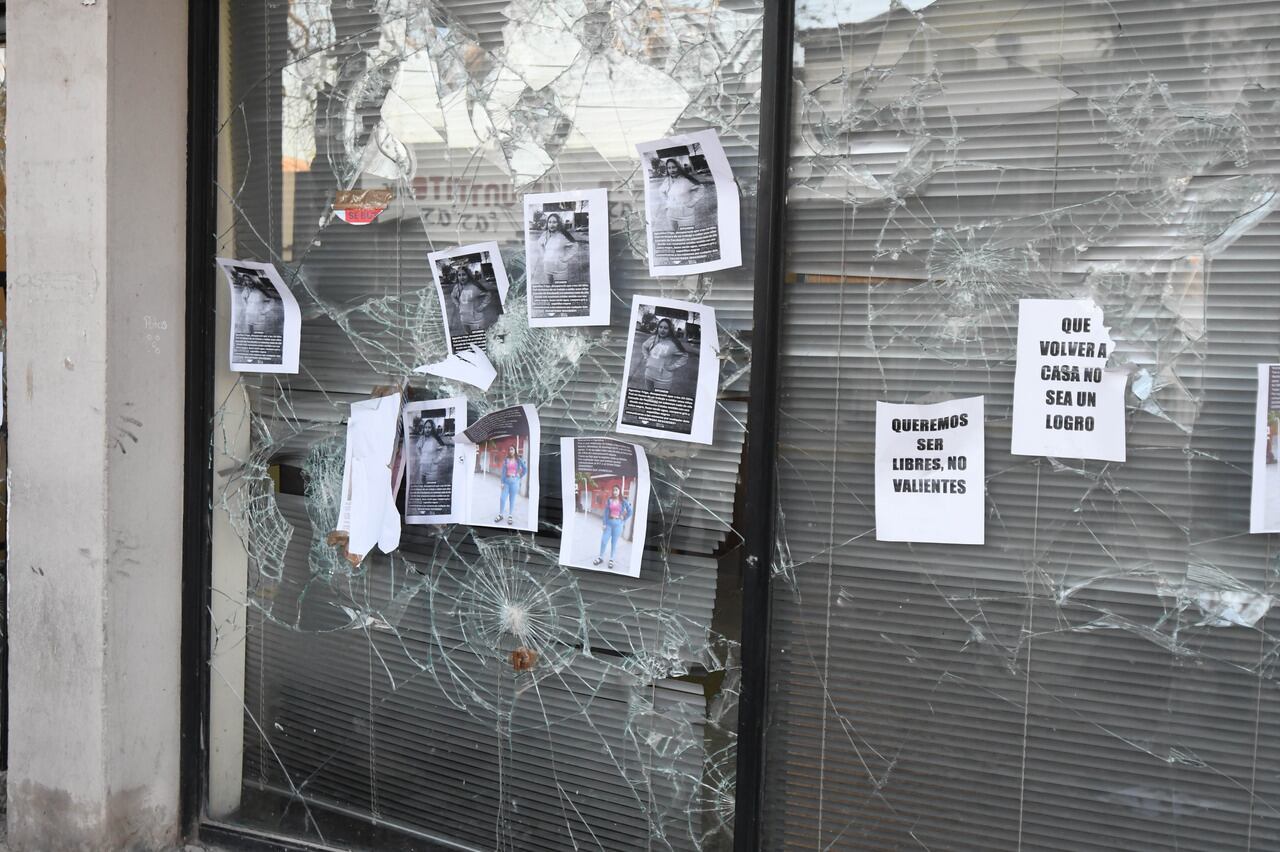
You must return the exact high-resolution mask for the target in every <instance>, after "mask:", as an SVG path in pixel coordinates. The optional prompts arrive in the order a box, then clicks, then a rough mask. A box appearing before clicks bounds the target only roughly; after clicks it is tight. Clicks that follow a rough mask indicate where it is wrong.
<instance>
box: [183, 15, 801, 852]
mask: <svg viewBox="0 0 1280 852" xmlns="http://www.w3.org/2000/svg"><path fill="white" fill-rule="evenodd" d="M221 5H222V4H221V3H219V2H217V0H188V10H189V11H188V14H189V21H188V26H189V33H188V87H187V93H188V116H187V156H188V165H187V311H186V398H185V407H186V412H185V415H186V424H187V444H186V448H185V457H184V463H185V478H186V490H185V493H184V495H183V499H184V505H183V568H182V586H183V591H182V596H183V612H182V663H183V665H182V689H181V698H180V701H181V711H180V712H181V716H182V754H181V763H180V766H181V774H182V777H181V821H182V828H183V831H184V833H185V834H187V835H188V836H196V835H198V836H200V837H201V838H203V839H207V840H213V841H217V842H220V843H224V844H228V845H234V846H236V847H239V848H245V849H261V850H306V849H317V848H320V847H317V846H316V845H314V844H309V843H306V842H304V841H301V840H299V841H293V840H289V839H285V838H276V837H270V836H267V835H265V834H262V833H259V832H253V831H250V830H248V829H237V828H230V827H227V826H223V825H214V824H211V823H207V822H205V821H204V820H203V803H204V798H205V785H206V776H207V772H208V734H209V732H208V727H207V724H206V723H207V716H206V708H207V707H208V704H209V694H210V677H211V671H210V668H209V642H210V623H209V612H210V605H211V584H212V576H213V575H212V549H211V535H210V532H211V524H212V497H213V470H212V455H211V452H210V447H211V446H212V441H213V415H214V412H215V406H214V399H213V366H214V342H215V341H214V338H213V328H214V326H213V323H212V322H211V317H213V315H214V307H215V302H216V300H215V293H216V289H215V288H216V286H217V281H216V277H215V270H214V264H213V258H214V253H215V250H216V243H215V237H214V235H215V233H216V229H217V219H216V204H215V184H214V179H215V177H216V171H215V170H216V165H217V124H216V122H217V115H218V109H217V105H218V62H219V59H220V57H219V43H218V35H219V26H218V25H219V20H220V18H219V14H220V7H221ZM764 5H765V11H764V30H763V31H764V37H763V42H762V50H763V65H762V68H761V93H760V148H759V160H758V163H759V166H758V168H759V183H758V191H757V192H758V194H757V207H758V209H757V219H756V235H755V236H756V257H755V276H754V278H755V281H754V283H755V292H754V305H755V310H754V328H753V332H752V341H751V355H752V358H751V364H752V369H751V390H750V400H749V403H748V409H747V426H748V430H747V449H746V474H745V476H746V483H745V485H746V492H745V495H746V496H745V504H744V511H743V519H742V523H743V529H742V532H743V540H744V548H745V550H746V558H745V559H744V560H743V572H742V583H743V589H742V686H741V694H740V696H739V704H738V755H737V785H736V802H735V817H734V819H735V823H734V848H735V850H737V852H751V850H757V849H759V848H760V838H761V821H760V820H761V817H760V814H761V799H762V794H763V790H764V767H765V760H764V758H765V754H764V737H765V722H766V717H767V710H768V705H767V693H768V661H769V578H770V575H771V569H772V565H773V553H774V548H775V535H776V528H775V527H776V525H775V520H776V517H777V512H776V509H775V505H774V502H775V499H776V497H775V484H776V476H775V468H776V464H775V463H776V454H777V431H778V417H777V412H778V362H779V338H780V329H781V306H782V287H783V272H784V263H785V261H784V236H785V230H786V229H785V214H786V177H787V164H788V154H789V148H788V139H789V138H790V121H791V91H792V83H791V56H792V45H793V42H794V38H793V34H794V24H795V9H794V0H765V4H764Z"/></svg>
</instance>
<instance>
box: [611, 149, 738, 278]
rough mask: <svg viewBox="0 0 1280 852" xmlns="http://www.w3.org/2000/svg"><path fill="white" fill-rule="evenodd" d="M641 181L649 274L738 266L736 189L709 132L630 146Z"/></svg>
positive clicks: (722, 153) (730, 173) (706, 270)
mask: <svg viewBox="0 0 1280 852" xmlns="http://www.w3.org/2000/svg"><path fill="white" fill-rule="evenodd" d="M636 150H637V151H638V152H639V153H640V165H641V173H642V174H643V176H644V179H645V180H644V202H645V211H646V219H647V223H648V228H647V233H648V245H649V274H650V275H654V276H658V275H691V274H694V273H697V272H711V271H713V270H716V269H732V268H733V267H735V266H741V265H742V240H741V234H740V230H739V229H740V224H739V198H738V185H737V184H736V183H734V180H733V170H732V169H730V168H729V159H728V158H727V157H725V155H724V149H723V148H722V147H720V139H719V137H717V136H716V132H715V131H714V130H700V131H698V132H697V133H686V134H684V135H681V136H672V137H670V138H668V139H658V140H656V141H654V142H643V143H641V144H639V145H637V146H636Z"/></svg>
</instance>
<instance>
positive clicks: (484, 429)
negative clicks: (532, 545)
mask: <svg viewBox="0 0 1280 852" xmlns="http://www.w3.org/2000/svg"><path fill="white" fill-rule="evenodd" d="M462 438H463V440H462V441H461V442H460V444H461V447H462V449H461V451H460V456H461V459H462V464H463V465H464V469H465V470H466V471H467V477H468V481H467V486H466V493H467V498H466V499H467V513H466V517H467V523H469V524H471V525H472V526H477V527H499V528H501V529H511V530H526V531H528V532H537V530H538V442H539V440H540V439H541V428H540V426H539V424H538V411H537V409H535V408H534V407H533V406H532V405H513V406H511V407H510V408H502V409H499V410H497V411H494V412H491V413H489V414H486V415H485V416H484V417H481V418H480V419H479V420H477V421H476V422H475V424H474V425H472V426H471V427H470V428H468V429H465V430H463V432H462Z"/></svg>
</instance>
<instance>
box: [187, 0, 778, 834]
mask: <svg viewBox="0 0 1280 852" xmlns="http://www.w3.org/2000/svg"><path fill="white" fill-rule="evenodd" d="M761 20H762V12H761V6H760V4H759V3H758V2H750V0H737V2H701V0H694V2H690V3H684V4H679V5H675V6H673V5H670V4H664V3H658V2H652V0H635V2H625V3H608V4H602V3H594V2H581V0H557V2H546V1H545V0H511V1H510V2H497V3H495V2H487V0H485V2H481V0H451V1H450V2H432V1H431V0H229V2H228V3H227V4H226V18H225V21H224V38H223V40H222V41H223V49H224V63H223V68H222V75H223V84H222V87H221V89H222V98H223V101H222V104H221V109H222V115H221V124H220V130H219V137H218V142H219V146H220V148H219V150H220V169H219V177H218V185H217V190H218V194H219V204H220V207H219V233H218V254H219V255H221V256H227V257H240V258H245V259H255V260H260V261H271V262H273V263H274V264H275V265H276V266H277V268H278V269H279V270H280V272H281V274H282V276H283V277H284V279H285V281H286V282H287V283H288V285H289V286H290V288H291V290H292V292H293V293H294V295H295V296H296V297H297V299H298V301H299V304H300V306H301V309H302V314H303V331H302V352H301V365H302V367H301V372H300V373H299V374H298V375H296V376H262V375H251V374H233V373H228V372H225V371H222V372H219V373H218V374H217V376H216V378H215V396H216V402H217V404H218V411H217V416H216V419H215V423H214V439H213V445H212V447H211V452H212V457H213V468H214V472H215V478H216V481H215V492H214V497H213V506H212V509H213V556H214V560H213V573H214V580H213V597H212V607H211V623H212V631H213V647H212V649H211V667H212V677H211V680H212V687H211V696H210V705H209V714H208V730H209V783H208V802H207V805H206V807H207V813H208V817H209V818H210V819H212V820H214V821H220V822H227V823H232V824H236V825H240V826H247V827H251V828H253V829H257V830H262V831H266V832H270V833H278V834H285V835H295V836H300V837H304V838H306V839H307V840H310V841H316V842H325V843H331V844H334V845H344V844H350V845H353V846H356V847H370V848H397V849H415V848H429V847H430V848H434V847H431V846H430V844H431V843H432V842H443V843H446V844H450V845H451V848H463V849H494V848H499V849H520V850H533V849H547V850H563V849H569V848H586V849H609V850H614V849H682V850H686V849H687V850H711V849H726V848H729V846H730V845H731V843H732V835H731V832H732V821H733V801H734V779H735V773H736V770H735V766H736V758H735V754H736V742H735V735H736V727H737V722H736V719H737V696H738V682H739V666H740V662H739V655H738V644H739V641H738V640H739V636H740V631H741V627H740V623H739V622H740V612H739V608H740V603H739V601H740V587H741V580H740V575H739V569H738V562H739V558H740V546H741V537H740V534H739V532H738V526H737V524H738V523H739V519H738V510H739V507H740V504H741V494H740V485H739V478H740V477H739V469H740V464H741V456H742V449H743V442H744V438H745V417H746V390H747V383H748V380H749V376H750V357H749V356H750V352H749V346H748V342H747V341H748V338H749V331H750V327H751V320H752V283H751V280H750V277H749V272H748V270H750V269H751V265H752V262H751V257H750V255H751V245H750V241H751V236H752V234H753V233H754V205H755V195H756V185H755V181H756V173H757V162H756V160H757V150H756V139H757V138H758V116H759V94H760V80H759V74H760V62H761V56H760V42H761V31H760V29H761ZM707 128H711V129H714V130H715V131H716V132H717V133H718V134H719V136H720V138H721V140H722V141H723V144H724V148H725V151H726V154H727V155H728V157H729V159H730V161H731V163H732V164H733V166H734V170H735V175H736V178H737V180H738V183H739V186H740V188H741V191H742V197H743V207H742V230H743V234H744V241H745V242H746V245H745V246H744V251H745V253H744V261H745V263H744V266H743V267H742V268H739V269H734V270H728V271H724V272H717V273H714V274H705V275H699V276H689V277H685V278H664V279H653V278H650V277H649V276H648V274H647V265H646V262H645V257H644V254H645V234H644V212H643V211H644V207H643V180H644V171H643V170H642V169H641V168H640V163H639V159H638V157H637V155H636V153H635V144H636V143H638V142H644V141H648V140H651V139H655V138H660V137H663V136H666V135H671V134H674V133H683V132H689V131H693V130H701V129H707ZM597 186H603V187H607V188H608V191H609V201H610V208H611V209H610V211H609V228H610V272H611V277H612V281H613V293H612V312H613V317H614V322H613V325H612V327H609V328H582V329H576V328H530V327H529V325H528V323H527V321H526V318H525V317H526V310H525V306H524V268H523V267H524V243H523V225H522V219H521V197H522V196H523V195H524V194H525V193H532V192H548V191H557V190H561V189H578V188H589V187H597ZM381 189H390V190H391V191H392V192H393V199H392V201H391V204H390V206H389V207H388V208H387V209H386V210H385V212H383V213H382V214H381V215H379V216H378V217H377V218H376V219H375V220H374V221H373V222H372V223H371V224H367V225H362V226H352V225H349V224H347V223H346V222H344V221H343V220H342V219H340V218H338V217H337V216H336V215H335V213H334V210H333V202H334V200H335V197H336V193H338V192H339V191H345V190H381ZM489 240H496V241H497V242H498V245H499V247H500V249H501V252H502V259H503V262H504V264H505V266H506V269H507V272H508V275H509V277H510V280H511V290H510V293H509V296H508V300H507V303H506V308H505V312H504V313H503V315H502V318H501V320H500V321H499V323H498V324H497V325H496V326H495V327H494V328H493V329H491V330H490V331H489V338H488V354H489V357H490V359H491V360H492V361H493V364H494V366H495V368H496V369H497V379H496V381H495V382H494V383H493V385H492V386H491V387H490V388H489V389H488V391H487V392H484V393H481V392H479V391H477V390H476V389H475V388H473V387H471V386H468V385H463V384H459V383H456V382H450V381H442V380H438V379H435V378H431V377H427V376H423V375H420V374H414V373H413V370H414V368H416V367H418V366H420V365H423V364H426V363H430V362H435V361H439V360H441V359H442V358H443V357H444V355H445V354H446V340H445V335H444V327H443V322H442V317H441V314H440V303H439V301H438V299H437V296H436V293H435V290H434V289H433V288H432V278H431V272H430V269H429V267H428V264H427V254H428V252H431V251H436V250H442V249H447V248H450V247H452V246H455V245H459V244H466V243H473V242H480V241H489ZM221 289H224V288H220V290H219V294H218V298H219V300H220V302H219V320H220V325H219V332H218V344H217V345H218V347H219V348H218V352H217V358H218V360H217V363H218V364H220V365H221V364H225V363H226V362H227V359H226V357H225V354H226V351H225V347H226V322H227V304H226V301H227V297H226V295H225V293H222V292H221ZM637 294H646V295H654V296H665V297H671V298H677V299H684V300H691V301H706V302H707V304H710V305H714V307H715V308H716V311H717V318H718V320H719V323H720V328H719V329H718V333H719V337H720V341H721V344H722V348H721V352H720V360H721V364H720V395H719V404H718V406H717V409H718V410H717V412H716V430H715V442H714V444H713V445H711V446H709V447H695V446H692V445H688V444H679V443H672V442H662V441H652V440H643V439H642V440H640V441H639V443H643V444H644V445H645V449H646V453H647V454H648V458H649V463H650V468H651V484H652V492H653V493H652V500H651V503H650V507H649V518H650V521H649V530H648V546H647V549H646V551H645V554H644V562H643V566H642V570H641V574H640V577H639V578H638V579H634V580H633V579H628V578H625V577H618V576H613V575H609V574H603V573H595V572H589V571H578V570H571V569H568V568H564V567H561V566H559V565H557V562H556V552H557V547H558V536H559V529H560V519H561V517H562V515H561V512H562V509H561V506H560V499H559V453H558V441H557V440H556V439H557V438H558V437H560V436H575V435H604V434H610V433H612V432H613V425H614V423H615V421H616V416H617V409H616V407H617V404H618V403H617V400H618V390H619V379H620V377H621V373H622V367H623V355H624V352H625V347H626V342H627V335H626V334H625V333H623V332H622V331H621V329H622V328H623V326H624V325H625V323H626V318H627V315H628V310H629V306H630V304H631V300H632V296H633V295H637ZM406 378H408V379H409V380H410V388H411V390H410V392H411V393H412V394H414V396H415V397H416V398H421V399H430V398H443V397H449V396H467V397H468V398H469V400H470V409H471V412H470V413H471V419H472V422H474V420H475V419H476V418H478V417H479V416H480V415H483V414H485V413H488V412H492V411H495V410H498V409H501V408H504V407H507V406H511V405H520V404H528V405H533V406H535V407H536V408H537V410H538V414H539V416H540V419H541V424H542V433H543V434H542V468H541V477H542V483H543V487H542V494H543V496H542V500H541V520H542V524H541V529H540V530H539V532H538V533H537V534H528V533H525V534H520V533H508V532H503V531H499V530H488V529H483V530H482V529H471V528H469V527H466V526H463V525H447V526H414V525H410V526H405V527H404V529H403V536H402V539H401V543H400V546H399V548H398V549H397V550H395V551H394V552H392V553H390V554H383V553H378V552H375V553H373V554H371V555H369V556H368V557H367V558H366V559H365V560H364V561H363V562H361V563H360V564H359V565H353V564H352V563H351V561H349V560H348V559H347V558H345V554H344V552H343V547H342V541H341V540H340V538H338V537H335V536H334V535H332V533H333V531H334V529H335V526H336V525H337V518H338V511H339V500H340V493H341V490H342V471H343V455H344V443H345V434H346V430H345V423H346V419H347V415H348V409H349V405H350V403H352V402H353V401H356V400H360V399H364V398H368V397H369V396H371V395H373V394H374V392H375V389H377V388H380V387H387V386H397V387H398V385H399V383H400V382H401V381H402V380H404V379H406Z"/></svg>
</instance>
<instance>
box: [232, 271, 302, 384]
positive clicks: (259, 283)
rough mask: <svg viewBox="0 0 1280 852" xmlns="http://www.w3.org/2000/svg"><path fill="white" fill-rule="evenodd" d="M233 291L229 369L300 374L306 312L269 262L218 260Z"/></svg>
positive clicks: (244, 371)
mask: <svg viewBox="0 0 1280 852" xmlns="http://www.w3.org/2000/svg"><path fill="white" fill-rule="evenodd" d="M217 262H218V268H219V269H221V270H222V273H223V274H224V275H225V276H226V277H227V284H228V285H229V286H230V287H231V347H230V351H231V369H232V370H234V371H237V372H241V373H296V372H298V350H299V347H300V345H301V342H302V311H301V309H300V308H299V307H298V300H297V299H295V298H294V297H293V293H291V292H289V288H288V287H286V286H285V283H284V279H283V278H281V277H280V273H279V272H278V271H277V270H276V268H275V266H274V265H273V264H270V263H257V262H255V261H252V260H231V259H229V258H225V257H219V258H217Z"/></svg>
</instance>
